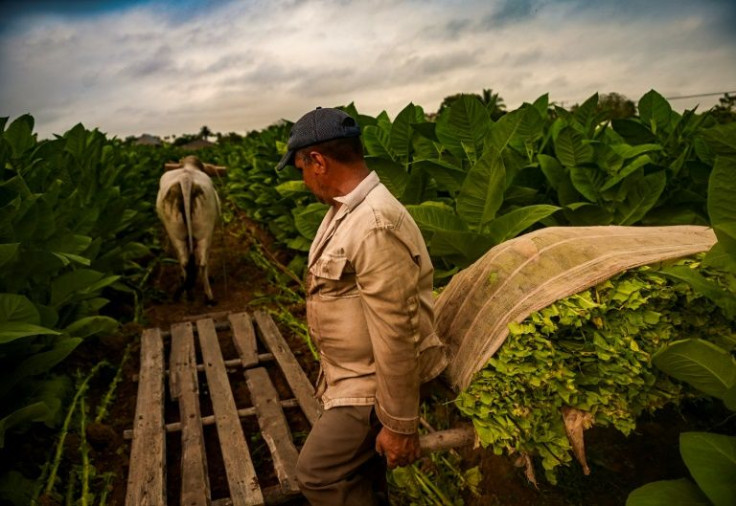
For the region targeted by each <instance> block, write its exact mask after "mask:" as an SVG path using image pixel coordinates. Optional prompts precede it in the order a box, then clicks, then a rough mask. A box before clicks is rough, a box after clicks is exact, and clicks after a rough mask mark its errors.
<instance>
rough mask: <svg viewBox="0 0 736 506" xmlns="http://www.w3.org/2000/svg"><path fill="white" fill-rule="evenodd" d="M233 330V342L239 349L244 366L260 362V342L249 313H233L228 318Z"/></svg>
mask: <svg viewBox="0 0 736 506" xmlns="http://www.w3.org/2000/svg"><path fill="white" fill-rule="evenodd" d="M227 319H228V320H229V321H230V328H231V329H232V331H233V342H234V343H235V348H236V349H237V350H238V355H240V360H241V361H242V363H243V367H252V366H254V365H256V364H258V343H257V342H256V331H255V329H254V328H253V320H252V319H251V317H250V315H249V314H248V313H237V314H231V315H230V316H228V318H227Z"/></svg>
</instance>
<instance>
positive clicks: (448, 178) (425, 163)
mask: <svg viewBox="0 0 736 506" xmlns="http://www.w3.org/2000/svg"><path fill="white" fill-rule="evenodd" d="M412 170H422V171H424V172H426V173H427V174H429V175H430V176H431V177H432V178H433V179H434V180H435V181H437V184H438V185H439V186H440V188H442V189H443V190H447V191H448V192H450V193H455V192H458V191H460V187H461V186H462V184H463V181H465V176H466V175H467V172H465V171H464V170H462V169H460V168H458V167H455V166H454V165H452V164H450V163H447V162H445V161H443V160H418V161H415V162H414V163H413V164H412Z"/></svg>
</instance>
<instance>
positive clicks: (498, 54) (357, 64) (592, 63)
mask: <svg viewBox="0 0 736 506" xmlns="http://www.w3.org/2000/svg"><path fill="white" fill-rule="evenodd" d="M734 27H736V2H734V1H733V0H648V1H636V0H467V1H459V0H426V1H420V0H406V1H387V0H354V1H352V0H230V1H227V0H219V1H214V0H199V1H196V0H179V1H176V0H128V1H123V0H117V1H106V2H105V1H90V0H88V1H66V2H55V1H47V0H38V1H29V0H24V1H20V2H8V1H5V2H2V3H1V4H0V116H10V117H11V118H14V117H16V116H18V115H20V114H24V113H31V114H32V115H33V116H34V117H35V119H36V131H37V132H38V133H39V134H40V136H41V137H49V136H51V135H52V134H54V133H59V134H60V133H64V132H65V131H66V130H68V129H69V128H71V127H72V126H74V125H75V124H76V123H78V122H82V123H84V125H85V126H86V127H88V128H99V129H100V130H101V131H103V132H106V133H108V134H109V135H111V136H112V135H115V136H118V137H126V136H128V135H137V134H141V133H144V132H145V133H151V134H156V135H160V136H167V135H180V134H183V133H197V132H198V131H199V129H200V128H201V127H202V126H203V125H207V126H208V127H209V128H210V129H211V130H212V131H214V132H223V133H226V132H231V131H232V132H239V133H244V132H246V131H250V130H260V129H262V128H265V127H267V126H268V125H270V124H272V123H274V122H276V121H278V120H279V119H282V118H284V119H289V120H292V121H293V120H296V119H298V118H299V117H300V116H301V115H302V114H303V113H304V112H306V111H308V110H310V109H312V108H314V107H315V106H337V105H344V104H348V103H350V102H354V103H355V104H356V106H357V108H358V110H359V111H360V112H362V113H365V114H370V115H376V114H378V113H380V112H381V111H382V110H386V111H387V112H388V113H389V115H390V116H391V117H392V118H393V117H394V116H395V115H396V113H398V112H399V111H400V110H401V109H402V108H403V107H404V106H405V105H406V104H408V103H409V102H413V103H415V104H418V105H421V106H423V107H424V109H425V111H428V112H429V111H436V110H437V108H438V107H439V104H440V103H441V102H442V99H443V98H444V97H446V96H448V95H452V94H455V93H459V92H469V93H480V92H481V91H482V90H483V89H488V88H490V89H492V90H493V91H494V92H496V93H498V94H499V95H500V96H501V97H502V98H503V99H504V101H505V103H506V105H507V108H509V109H514V108H516V107H518V106H519V105H521V104H522V103H523V102H525V101H529V102H530V101H533V100H535V99H536V98H537V97H539V96H540V95H542V94H544V93H549V96H550V99H551V100H552V101H555V102H557V103H559V104H562V105H563V106H570V105H572V104H574V103H579V102H582V101H583V100H585V99H586V98H587V97H589V96H590V95H592V94H593V93H595V92H599V93H609V92H617V93H621V94H623V95H625V96H626V97H628V98H630V99H633V100H634V101H637V100H638V99H639V97H640V96H641V95H643V94H644V93H645V92H647V91H648V90H649V89H652V88H653V89H656V90H657V91H659V92H660V93H661V94H662V95H664V96H665V97H668V98H670V99H672V100H671V102H670V103H671V104H672V106H673V107H674V108H675V109H677V110H684V109H685V108H691V107H694V106H695V105H696V104H699V109H698V110H705V109H708V108H709V107H711V106H713V105H714V104H716V103H717V102H718V98H719V96H722V93H723V92H726V91H736V28H734ZM713 93H715V94H716V95H713V96H699V97H694V98H689V99H679V98H675V97H683V96H689V95H706V94H713Z"/></svg>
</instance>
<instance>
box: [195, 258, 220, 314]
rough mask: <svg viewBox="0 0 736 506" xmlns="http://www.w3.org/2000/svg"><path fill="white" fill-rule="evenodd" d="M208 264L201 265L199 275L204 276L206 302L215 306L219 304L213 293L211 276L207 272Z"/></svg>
mask: <svg viewBox="0 0 736 506" xmlns="http://www.w3.org/2000/svg"><path fill="white" fill-rule="evenodd" d="M207 270H208V269H207V264H205V265H201V266H200V267H199V275H200V276H202V282H203V283H204V297H205V300H204V302H205V304H207V305H208V306H215V305H217V301H216V300H215V297H214V296H213V295H212V288H211V287H210V278H209V275H208V273H207Z"/></svg>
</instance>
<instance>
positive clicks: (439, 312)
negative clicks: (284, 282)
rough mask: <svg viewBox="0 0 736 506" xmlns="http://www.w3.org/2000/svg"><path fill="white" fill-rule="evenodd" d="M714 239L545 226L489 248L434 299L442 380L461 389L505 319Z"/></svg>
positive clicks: (503, 330)
mask: <svg viewBox="0 0 736 506" xmlns="http://www.w3.org/2000/svg"><path fill="white" fill-rule="evenodd" d="M715 242H716V237H715V234H714V233H713V231H712V230H711V229H709V228H707V227H699V226H671V227H618V226H610V227H605V226H604V227H549V228H544V229H541V230H538V231H536V232H532V233H529V234H526V235H523V236H520V237H517V238H515V239H512V240H510V241H506V242H504V243H503V244H500V245H498V246H496V247H494V248H492V249H491V250H490V251H488V253H486V254H485V255H484V256H483V257H481V258H480V259H479V260H478V261H476V262H475V263H474V264H473V265H471V266H470V267H468V268H467V269H464V270H463V271H461V272H459V273H458V274H456V275H455V276H454V277H453V278H452V281H450V283H449V284H448V285H447V287H446V288H445V290H444V291H443V292H442V293H441V294H440V296H439V298H438V299H437V303H436V306H435V311H436V318H437V330H438V333H439V335H440V337H441V338H442V339H443V340H444V341H445V342H446V343H447V344H448V348H449V353H450V363H449V365H448V367H447V369H446V370H445V373H444V374H445V378H446V379H447V380H448V382H449V383H450V384H451V385H452V386H453V387H454V388H456V389H457V390H463V389H465V388H466V387H467V386H468V385H469V384H470V382H471V380H472V378H473V375H474V374H475V373H476V372H477V371H479V370H480V369H481V368H483V366H484V365H485V364H486V363H487V362H488V360H489V359H490V358H491V356H492V355H493V354H494V353H495V352H496V350H498V348H499V347H500V346H501V345H502V344H503V342H504V341H505V340H506V336H507V335H508V324H509V323H510V322H522V321H523V320H524V319H525V318H526V317H527V316H529V315H530V314H531V313H533V312H534V311H538V310H540V309H542V308H544V307H547V306H549V305H550V304H552V303H553V302H555V301H557V300H559V299H562V298H564V297H567V296H569V295H572V294H574V293H577V292H580V291H581V290H584V289H586V288H589V287H591V286H593V285H596V284H598V283H600V282H601V281H604V280H606V279H608V278H610V277H612V276H613V275H615V274H617V273H619V272H622V271H625V270H627V269H631V268H634V267H638V266H641V265H646V264H651V263H655V262H659V261H662V260H668V259H673V258H679V257H684V256H688V255H693V254H695V253H699V252H701V251H706V250H708V249H710V248H711V246H713V244H715Z"/></svg>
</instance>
